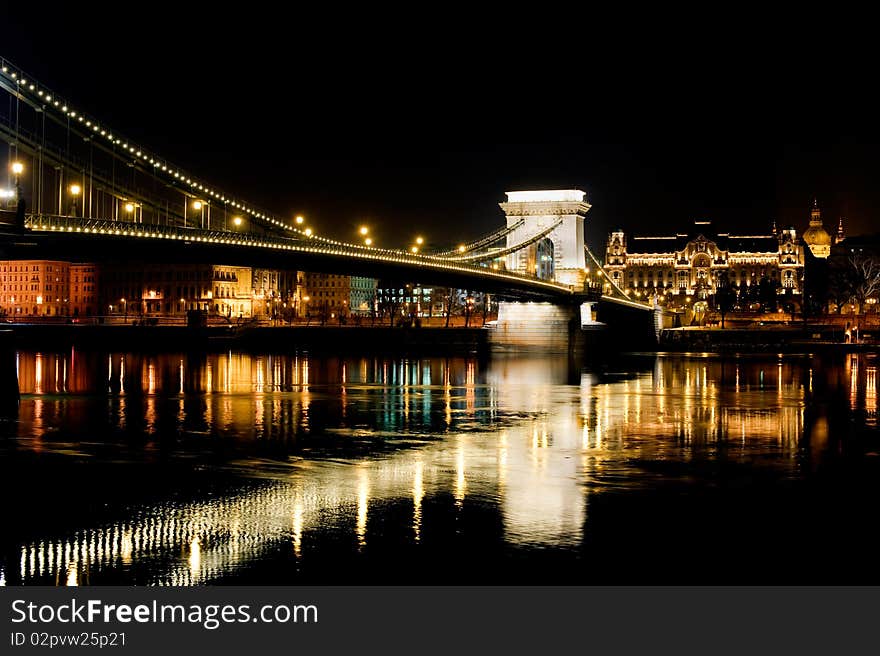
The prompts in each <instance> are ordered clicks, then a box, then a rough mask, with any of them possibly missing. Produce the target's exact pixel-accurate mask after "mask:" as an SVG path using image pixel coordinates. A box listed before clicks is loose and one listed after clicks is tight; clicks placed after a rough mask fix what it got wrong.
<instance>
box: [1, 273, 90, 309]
mask: <svg viewBox="0 0 880 656" xmlns="http://www.w3.org/2000/svg"><path fill="white" fill-rule="evenodd" d="M74 266H77V267H81V266H94V265H74ZM70 273H71V264H70V262H61V261H55V260H18V261H15V260H6V261H2V262H0V311H2V313H3V314H4V315H6V316H11V317H23V316H32V317H33V316H46V317H53V316H72V311H73V310H74V309H77V308H76V307H72V306H71V302H70V296H71V288H70ZM80 275H81V274H80ZM82 284H83V283H78V288H79V286H81V285H82ZM89 284H90V286H91V284H92V283H89ZM90 294H91V291H90ZM78 296H80V294H78Z"/></svg>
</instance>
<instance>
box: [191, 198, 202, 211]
mask: <svg viewBox="0 0 880 656" xmlns="http://www.w3.org/2000/svg"><path fill="white" fill-rule="evenodd" d="M193 209H194V210H200V209H202V201H200V200H197V201H195V202H193Z"/></svg>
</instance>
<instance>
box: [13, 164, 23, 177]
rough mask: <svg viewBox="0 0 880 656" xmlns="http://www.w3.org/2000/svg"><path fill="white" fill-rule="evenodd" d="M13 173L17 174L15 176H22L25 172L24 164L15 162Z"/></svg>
mask: <svg viewBox="0 0 880 656" xmlns="http://www.w3.org/2000/svg"><path fill="white" fill-rule="evenodd" d="M12 172H13V173H15V175H21V174H22V173H23V172H24V164H22V163H21V162H13V163H12Z"/></svg>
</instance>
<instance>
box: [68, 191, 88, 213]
mask: <svg viewBox="0 0 880 656" xmlns="http://www.w3.org/2000/svg"><path fill="white" fill-rule="evenodd" d="M68 191H70V195H71V196H73V203H72V204H71V206H70V214H71V216H76V200H77V198H78V197H79V195H80V194H81V193H82V187H80V186H79V185H78V184H72V185H70V187H69V188H68ZM84 213H85V212H84Z"/></svg>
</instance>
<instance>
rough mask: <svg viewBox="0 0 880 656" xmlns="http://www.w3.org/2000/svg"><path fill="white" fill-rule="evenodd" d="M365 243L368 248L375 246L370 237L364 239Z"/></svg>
mask: <svg viewBox="0 0 880 656" xmlns="http://www.w3.org/2000/svg"><path fill="white" fill-rule="evenodd" d="M364 243H365V244H366V245H367V246H372V245H373V240H372V239H370V238H369V237H367V238H366V239H364Z"/></svg>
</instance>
